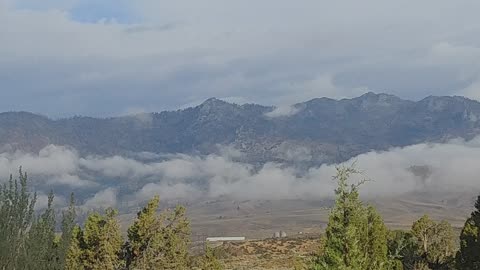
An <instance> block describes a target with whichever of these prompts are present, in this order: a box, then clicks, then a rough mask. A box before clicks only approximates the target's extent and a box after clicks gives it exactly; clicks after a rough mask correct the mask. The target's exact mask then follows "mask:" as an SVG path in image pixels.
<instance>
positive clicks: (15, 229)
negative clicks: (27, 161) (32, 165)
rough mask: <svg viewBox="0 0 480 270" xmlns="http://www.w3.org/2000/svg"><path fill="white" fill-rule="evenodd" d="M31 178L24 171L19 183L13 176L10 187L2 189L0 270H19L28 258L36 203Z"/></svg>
mask: <svg viewBox="0 0 480 270" xmlns="http://www.w3.org/2000/svg"><path fill="white" fill-rule="evenodd" d="M27 179H28V178H27V174H26V173H23V172H22V169H21V168H20V169H19V178H18V180H17V179H15V180H13V177H12V176H10V179H9V181H8V184H4V185H3V186H0V269H18V268H19V262H20V260H21V259H22V258H25V241H26V237H27V233H28V229H29V227H30V226H31V224H32V221H33V214H34V206H35V202H36V194H33V195H31V194H30V193H29V192H28V189H27Z"/></svg>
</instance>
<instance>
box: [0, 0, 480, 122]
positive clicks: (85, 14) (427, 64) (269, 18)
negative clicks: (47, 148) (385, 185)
mask: <svg viewBox="0 0 480 270" xmlns="http://www.w3.org/2000/svg"><path fill="white" fill-rule="evenodd" d="M478 10H480V1H478V0H459V1H451V0H423V1H411V0H405V1H385V0H366V1H357V0H345V1H323V0H301V1H286V0H285V1H284V0H262V1H253V0H242V1H225V0H203V1H194V0H190V1H185V0H176V1H163V0H135V1H133V0H131V1H129V0H42V1H38V0H0V86H1V88H0V111H10V110H27V111H32V112H37V113H42V114H46V115H49V116H52V117H63V116H70V115H78V114H81V115H91V116H110V115H120V114H126V113H131V112H141V111H161V110H165V109H176V108H181V107H184V106H186V105H187V104H196V103H198V102H200V101H202V100H204V99H206V98H209V97H212V96H215V97H218V98H223V99H227V100H230V101H234V102H237V103H243V102H256V103H261V104H274V105H287V104H292V103H295V102H300V101H304V100H307V99H310V98H314V97H321V96H328V97H334V98H341V97H352V96H357V95H359V94H362V93H364V92H366V91H374V92H387V93H392V94H396V95H398V96H401V97H403V98H409V99H421V98H423V97H425V96H427V95H466V96H468V97H471V98H477V99H480V67H479V65H480V20H479V19H478Z"/></svg>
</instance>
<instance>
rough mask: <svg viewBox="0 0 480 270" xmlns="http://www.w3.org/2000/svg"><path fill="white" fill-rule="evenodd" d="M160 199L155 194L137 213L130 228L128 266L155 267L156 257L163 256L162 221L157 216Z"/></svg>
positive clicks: (134, 267)
mask: <svg viewBox="0 0 480 270" xmlns="http://www.w3.org/2000/svg"><path fill="white" fill-rule="evenodd" d="M159 203H160V199H159V197H158V196H155V197H154V198H153V199H151V200H150V201H149V202H148V204H147V205H146V206H145V207H144V208H143V209H142V210H141V211H140V212H138V213H137V219H136V220H135V222H134V223H133V225H132V226H130V228H128V240H129V242H128V243H127V266H128V267H130V266H131V267H132V269H137V268H139V269H140V267H141V268H144V269H154V268H155V266H156V260H155V257H158V256H161V252H162V247H163V236H162V223H163V221H162V220H161V218H160V217H158V216H157V214H156V211H157V209H158V206H159Z"/></svg>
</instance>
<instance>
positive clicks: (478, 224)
mask: <svg viewBox="0 0 480 270" xmlns="http://www.w3.org/2000/svg"><path fill="white" fill-rule="evenodd" d="M456 265H457V268H458V269H460V270H479V269H480V196H478V198H477V201H476V203H475V210H474V211H473V212H472V215H471V217H470V218H469V219H468V220H467V221H466V222H465V226H464V227H463V229H462V233H461V235H460V250H459V251H458V253H457V257H456Z"/></svg>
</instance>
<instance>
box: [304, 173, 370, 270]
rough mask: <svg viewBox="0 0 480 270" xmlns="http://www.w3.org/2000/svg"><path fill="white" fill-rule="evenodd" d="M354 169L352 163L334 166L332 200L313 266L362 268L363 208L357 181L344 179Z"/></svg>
mask: <svg viewBox="0 0 480 270" xmlns="http://www.w3.org/2000/svg"><path fill="white" fill-rule="evenodd" d="M357 173H358V172H357V171H356V170H355V169H354V168H352V167H349V168H347V167H339V168H337V175H336V176H335V177H334V179H335V180H336V181H337V183H338V187H337V189H336V190H335V194H336V200H335V206H334V207H333V209H332V211H331V213H330V216H329V222H328V227H327V230H326V238H327V240H326V243H325V249H324V252H323V255H322V257H321V258H319V259H318V260H316V262H315V263H314V265H313V266H312V268H313V269H339V270H350V269H351V270H354V269H365V268H364V266H365V265H366V262H367V261H366V256H365V251H364V246H362V241H361V239H362V237H363V238H364V237H365V236H364V235H362V233H363V229H364V228H365V225H366V224H365V219H364V218H365V216H366V215H365V209H364V207H363V205H362V202H361V201H360V199H359V194H358V187H359V184H356V185H349V184H348V179H349V178H350V176H351V175H352V174H357Z"/></svg>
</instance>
